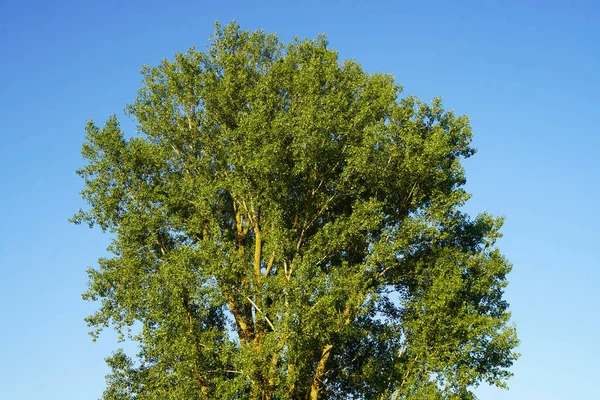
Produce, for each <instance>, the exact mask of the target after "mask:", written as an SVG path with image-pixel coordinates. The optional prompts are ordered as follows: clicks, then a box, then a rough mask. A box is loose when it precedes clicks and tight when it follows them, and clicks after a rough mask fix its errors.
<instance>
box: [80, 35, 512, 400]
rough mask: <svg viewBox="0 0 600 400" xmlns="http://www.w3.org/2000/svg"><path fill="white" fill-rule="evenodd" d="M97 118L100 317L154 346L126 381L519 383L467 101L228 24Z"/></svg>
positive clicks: (315, 395)
mask: <svg viewBox="0 0 600 400" xmlns="http://www.w3.org/2000/svg"><path fill="white" fill-rule="evenodd" d="M143 75H144V80H143V86H142V88H141V90H140V92H139V95H138V97H137V99H136V100H135V102H134V103H133V104H131V105H129V106H128V107H127V111H128V113H129V115H130V116H132V117H134V118H135V119H136V120H137V123H138V131H139V135H138V136H132V137H126V136H125V134H124V133H123V132H122V131H121V129H120V127H119V122H118V121H117V119H116V117H114V116H113V117H111V118H110V119H109V120H108V122H106V124H105V125H104V126H103V127H98V126H96V125H95V124H94V122H89V123H88V124H87V127H86V132H87V137H86V140H85V142H84V144H83V150H82V153H83V156H84V158H85V159H86V160H87V164H86V165H85V166H84V167H83V168H82V169H81V170H80V171H78V173H79V174H80V175H81V176H82V177H83V178H84V179H85V188H84V190H83V192H82V196H83V198H84V199H85V200H86V201H87V202H88V203H89V208H88V209H87V210H80V212H79V213H78V214H77V215H75V217H74V218H73V221H74V222H75V223H81V222H86V223H89V225H90V226H99V227H100V228H102V230H104V231H107V232H110V233H111V236H112V244H111V246H110V248H109V250H110V251H111V252H112V256H111V258H101V259H100V260H99V265H98V267H97V268H95V269H90V270H89V289H88V291H87V292H86V293H85V294H84V298H85V299H88V300H93V301H99V302H100V306H99V310H98V311H97V312H96V313H95V314H93V315H92V316H90V317H88V319H87V321H88V323H89V324H90V326H91V327H92V328H93V329H94V330H93V332H92V333H93V334H94V335H97V334H98V333H99V332H100V331H101V330H102V329H103V328H105V327H108V326H111V325H112V326H114V327H115V328H116V329H117V331H118V332H119V333H120V334H121V335H122V337H123V338H129V339H130V340H133V341H135V342H137V343H138V345H139V354H138V355H137V357H130V356H129V355H127V354H125V353H124V352H122V351H118V352H116V353H114V354H113V355H112V356H111V357H109V358H108V359H107V361H108V363H109V365H110V366H111V368H112V371H113V372H112V373H111V375H109V376H108V377H107V382H108V387H107V389H106V391H105V393H104V399H106V400H109V399H120V400H121V399H137V400H150V399H156V400H158V399H160V400H164V399H178V400H179V399H205V398H210V399H312V400H316V399H348V398H353V399H407V398H411V399H473V398H475V396H474V395H473V394H472V392H471V390H472V388H473V387H476V386H477V385H478V384H480V383H481V382H488V383H490V384H493V385H497V386H501V387H502V386H505V381H506V379H507V378H508V377H509V376H510V372H509V371H508V367H510V366H511V365H512V363H513V361H514V360H515V358H516V357H517V355H516V354H515V353H514V352H513V350H514V348H515V347H516V345H517V343H518V341H517V338H516V333H515V330H514V328H513V326H512V325H511V324H510V321H509V313H508V311H507V307H508V304H507V303H506V301H505V300H503V289H504V288H505V286H506V284H507V282H506V279H505V278H506V274H507V273H508V272H509V270H510V264H509V263H508V261H507V260H506V259H505V258H504V257H503V256H502V255H501V254H500V252H499V250H498V249H497V248H496V247H495V245H494V242H495V240H496V239H497V238H498V237H499V236H500V234H499V228H500V226H501V224H502V220H501V219H498V218H493V217H492V216H490V215H487V214H481V215H479V216H477V217H476V218H471V217H469V216H468V215H466V214H465V213H464V212H462V211H461V207H462V206H463V205H464V203H465V202H466V201H467V199H468V197H469V195H468V194H467V193H466V192H465V191H464V190H463V189H462V187H463V185H464V183H465V177H464V173H463V169H462V167H461V163H460V161H461V159H462V158H465V157H469V156H471V155H472V154H473V153H474V150H473V149H472V148H471V147H470V141H471V129H470V126H469V121H468V119H467V117H465V116H455V115H454V114H453V112H452V111H449V112H446V111H444V110H443V109H442V104H441V101H440V100H439V99H434V100H433V102H432V103H431V104H426V103H422V102H421V101H419V100H418V99H416V98H414V97H410V96H409V97H406V98H402V99H400V98H399V95H400V92H401V87H400V86H399V85H398V84H396V83H395V82H394V79H393V77H392V76H390V75H384V74H368V73H366V72H364V71H363V70H362V68H361V66H360V65H359V64H358V63H356V62H354V61H343V62H339V61H338V55H337V53H336V52H335V51H333V50H331V49H329V48H328V43H327V41H326V39H325V37H323V36H319V37H318V38H317V39H315V40H297V39H295V40H294V41H293V42H292V43H290V44H288V45H285V46H284V45H283V44H281V43H280V42H279V41H278V39H277V37H276V36H275V35H273V34H266V33H264V32H262V31H257V32H252V33H250V32H247V31H242V30H241V29H240V28H239V26H237V25H236V24H230V25H228V26H226V27H220V26H219V25H217V28H216V31H215V34H214V36H213V37H212V44H211V45H210V47H209V48H208V50H207V51H206V52H198V51H196V50H194V49H193V48H192V49H190V50H189V51H187V52H186V53H185V54H177V55H176V56H175V60H174V61H167V60H163V61H162V63H161V64H160V65H159V66H158V67H152V68H151V67H145V68H144V69H143Z"/></svg>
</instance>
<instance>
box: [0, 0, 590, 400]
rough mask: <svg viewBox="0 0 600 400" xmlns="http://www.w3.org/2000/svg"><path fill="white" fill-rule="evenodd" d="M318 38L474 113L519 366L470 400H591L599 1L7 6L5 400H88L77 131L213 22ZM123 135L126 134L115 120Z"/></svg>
mask: <svg viewBox="0 0 600 400" xmlns="http://www.w3.org/2000/svg"><path fill="white" fill-rule="evenodd" d="M232 19H236V20H237V21H238V22H239V23H240V24H241V25H242V27H243V28H246V29H259V28H262V29H265V30H267V31H275V32H278V33H279V35H280V38H281V39H282V40H284V41H289V40H290V39H291V38H292V37H293V36H294V35H298V36H300V37H314V36H316V34H318V33H327V34H328V37H329V41H330V45H331V47H332V48H334V49H336V50H338V51H339V52H340V56H341V57H342V58H355V59H356V60H358V61H359V62H361V63H362V65H363V67H364V68H365V69H366V70H367V71H370V72H389V73H392V74H394V75H395V76H396V79H397V80H398V82H400V83H402V84H403V85H404V86H405V93H406V94H415V95H417V96H419V97H421V98H422V99H426V100H430V99H431V98H432V97H433V96H434V95H436V94H437V95H440V96H442V97H443V98H444V104H445V106H446V107H447V108H449V109H454V110H455V111H456V112H457V113H459V114H468V115H469V116H470V118H471V120H472V125H473V129H474V135H475V139H474V145H475V147H477V148H478V150H479V152H478V154H477V155H476V156H474V157H473V158H472V159H470V160H468V161H467V162H466V163H465V166H466V169H467V178H468V184H467V188H468V190H469V191H470V192H471V193H473V198H472V200H471V201H470V203H469V205H468V210H469V211H470V212H473V213H476V212H480V211H489V212H491V213H493V214H496V215H505V216H506V217H507V220H506V224H505V228H504V229H503V232H504V234H505V237H504V238H503V239H502V240H501V241H500V243H499V244H500V247H501V249H502V250H503V252H504V253H505V254H506V255H507V256H508V257H509V259H510V260H511V261H512V262H513V264H514V269H513V272H512V274H511V275H510V276H509V280H510V282H511V283H510V286H509V288H508V290H507V293H506V297H507V299H508V300H509V301H510V302H511V304H512V311H513V320H514V321H515V323H516V324H517V327H518V330H519V335H520V338H521V341H522V345H521V347H520V348H519V351H520V352H521V353H522V354H523V356H522V357H521V359H520V360H519V361H518V362H517V363H516V364H515V366H514V368H513V371H514V373H515V377H514V378H513V379H512V380H511V381H510V382H509V384H510V386H511V389H510V390H509V391H502V390H497V389H489V388H481V389H479V390H478V393H479V394H480V395H481V398H482V399H490V400H500V399H511V400H524V399H532V398H538V399H545V400H553V399H594V398H597V392H598V389H597V383H596V381H597V377H598V376H599V375H600V366H599V365H600V364H599V363H598V359H600V344H599V341H598V331H599V329H600V323H599V322H598V316H599V311H598V308H599V306H600V300H599V298H600V297H599V295H598V293H599V290H598V282H599V278H600V270H599V268H598V267H599V266H600V256H599V255H598V249H599V248H600V246H599V245H598V244H597V232H596V231H597V227H598V226H600V207H599V201H598V198H599V195H600V189H599V185H598V184H599V183H600V168H599V167H598V164H597V163H598V148H599V145H600V129H599V128H598V123H597V120H596V118H598V115H599V113H598V110H599V109H600V100H599V96H598V94H599V93H600V79H599V78H598V68H599V67H600V4H598V3H596V2H594V1H592V0H590V1H584V0H564V1H527V0H525V1H482V0H479V1H460V0H457V1H427V2H417V1H411V2H404V1H388V2H384V1H370V2H358V1H357V2H349V1H347V2H326V1H324V2H312V1H304V2H293V3H288V2H260V3H259V2H245V1H244V2H242V1H239V2H233V1H226V0H223V1H218V2H212V1H211V2H199V1H191V0H178V1H175V0H174V1H170V2H158V1H152V0H146V1H143V2H142V1H137V0H136V1H134V0H130V1H122V0H121V1H115V0H107V1H96V2H84V1H60V0H57V1H53V2H41V1H39V2H36V1H19V2H17V1H14V0H4V1H2V2H0V80H1V86H0V88H1V89H0V137H1V142H0V160H1V163H2V164H1V167H0V190H1V194H2V195H1V196H0V272H1V275H0V276H1V280H0V287H1V290H0V311H1V313H2V319H1V320H0V321H1V322H0V343H1V344H2V350H1V352H0V377H1V378H0V398H2V399H7V400H9V399H10V400H30V399H45V400H58V399H60V400H70V399H76V400H80V399H96V398H98V397H99V396H100V395H101V392H102V390H103V387H104V375H105V373H106V372H107V369H106V367H105V365H104V361H103V358H104V357H105V356H107V355H108V354H109V353H110V351H111V349H113V348H115V347H116V344H115V337H114V335H112V334H110V333H107V334H106V335H105V336H103V337H101V339H100V340H99V342H98V343H92V342H91V339H90V337H89V336H87V334H86V333H87V327H86V326H85V324H84V322H83V318H84V316H86V315H87V314H89V313H90V312H91V311H92V310H94V306H93V305H91V304H86V303H84V302H83V301H82V300H81V299H80V293H82V292H83V291H84V290H85V284H86V275H85V269H86V267H87V266H89V265H94V264H95V260H96V259H97V258H98V257H99V256H101V255H102V254H103V253H104V249H105V247H106V245H107V243H108V239H107V238H106V237H104V236H102V235H101V234H100V233H99V232H97V231H91V230H88V229H87V228H85V227H82V226H74V225H70V224H68V223H67V219H68V218H69V217H70V216H71V215H72V214H73V213H74V212H75V211H76V210H77V209H78V208H79V207H81V206H83V204H82V202H81V200H80V199H79V196H78V192H79V191H80V190H81V188H82V183H81V182H80V180H79V178H78V177H77V176H76V175H75V172H74V171H75V170H76V169H77V168H78V167H80V166H81V165H82V159H81V157H80V154H79V149H80V146H81V142H82V140H83V135H84V133H83V128H84V126H85V122H86V120H88V119H90V118H94V119H95V120H96V121H98V122H100V123H102V122H104V121H105V120H106V118H107V117H108V116H109V115H110V114H112V113H117V114H118V115H122V110H123V107H124V106H125V104H126V103H128V102H130V101H132V100H133V98H134V97H135V94H136V91H137V89H138V88H139V81H140V79H141V76H140V75H139V70H140V68H141V66H142V65H143V64H157V63H159V61H160V59H161V58H165V57H166V58H171V57H172V56H173V54H174V53H175V52H178V51H184V50H186V49H187V48H188V47H190V46H192V45H196V46H197V47H198V48H204V46H205V45H206V44H207V43H208V42H207V37H208V36H209V35H210V34H211V32H212V30H213V24H214V21H215V20H219V21H221V22H223V23H226V22H228V21H230V20H232ZM123 126H124V128H126V129H129V130H131V129H133V124H132V123H131V122H130V121H124V122H123Z"/></svg>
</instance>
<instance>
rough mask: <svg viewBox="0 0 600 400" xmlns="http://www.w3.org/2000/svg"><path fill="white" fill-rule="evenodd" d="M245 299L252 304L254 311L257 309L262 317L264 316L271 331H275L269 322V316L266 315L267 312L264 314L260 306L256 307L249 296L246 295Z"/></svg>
mask: <svg viewBox="0 0 600 400" xmlns="http://www.w3.org/2000/svg"><path fill="white" fill-rule="evenodd" d="M246 299H247V300H248V301H249V302H250V303H251V304H252V306H254V308H255V309H256V311H258V312H259V313H261V314H262V315H263V317H265V320H266V321H267V323H268V324H269V326H270V327H271V329H272V330H273V332H277V329H275V327H274V326H273V323H272V322H271V320H270V319H269V317H267V314H265V313H264V312H263V311H262V310H261V309H260V308H258V306H257V305H256V303H254V302H253V301H252V299H251V298H250V297H248V296H246Z"/></svg>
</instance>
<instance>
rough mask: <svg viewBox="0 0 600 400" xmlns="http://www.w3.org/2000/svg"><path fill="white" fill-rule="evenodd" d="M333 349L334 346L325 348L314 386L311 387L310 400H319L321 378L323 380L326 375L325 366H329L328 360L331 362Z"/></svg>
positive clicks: (330, 345) (314, 378)
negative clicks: (330, 357)
mask: <svg viewBox="0 0 600 400" xmlns="http://www.w3.org/2000/svg"><path fill="white" fill-rule="evenodd" d="M331 349H333V345H332V344H327V345H325V347H324V348H323V352H322V353H321V359H320V360H319V364H318V365H317V369H316V370H315V375H314V376H313V381H312V386H311V387H310V400H319V393H320V392H321V378H323V374H324V373H325V364H327V360H329V356H330V355H331Z"/></svg>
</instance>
